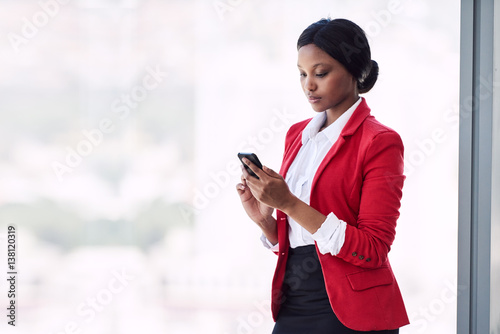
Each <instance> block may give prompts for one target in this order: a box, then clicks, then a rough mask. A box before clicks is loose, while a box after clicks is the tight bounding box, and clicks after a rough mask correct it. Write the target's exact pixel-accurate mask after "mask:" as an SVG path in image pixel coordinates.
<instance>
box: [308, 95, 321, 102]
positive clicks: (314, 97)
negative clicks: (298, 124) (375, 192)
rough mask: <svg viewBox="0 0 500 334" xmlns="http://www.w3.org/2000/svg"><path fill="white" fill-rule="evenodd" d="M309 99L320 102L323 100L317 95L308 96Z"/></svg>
mask: <svg viewBox="0 0 500 334" xmlns="http://www.w3.org/2000/svg"><path fill="white" fill-rule="evenodd" d="M307 99H308V100H309V103H318V102H319V100H321V97H317V96H308V97H307Z"/></svg>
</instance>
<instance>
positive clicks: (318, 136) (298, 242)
mask: <svg viewBox="0 0 500 334" xmlns="http://www.w3.org/2000/svg"><path fill="white" fill-rule="evenodd" d="M360 103H361V98H359V99H358V100H357V101H356V103H354V104H353V105H352V106H351V107H350V108H349V109H347V111H346V112H344V113H343V114H342V115H341V116H340V117H339V118H338V119H337V120H335V122H333V123H332V124H330V125H329V126H328V127H327V128H325V129H323V130H322V131H321V132H320V131H319V130H320V129H321V127H322V126H323V124H325V121H326V111H323V112H320V113H318V114H317V115H316V116H315V117H314V118H313V119H312V120H311V121H310V122H309V123H308V124H307V126H306V127H305V128H304V130H303V131H302V146H301V148H300V150H299V152H298V153H297V156H296V157H295V159H294V160H293V162H292V164H291V165H290V168H289V169H288V172H287V174H286V179H285V181H286V183H287V184H288V187H289V188H290V191H291V192H292V193H293V194H294V195H295V196H296V197H298V198H299V199H300V200H302V201H303V202H305V203H307V204H309V200H310V196H311V186H312V181H313V179H314V176H315V174H316V171H317V170H318V167H319V165H320V164H321V162H322V161H323V159H324V158H325V156H326V154H327V153H328V151H329V150H330V149H331V147H332V146H333V144H334V143H335V142H336V141H337V139H338V138H339V136H340V132H341V131H342V129H343V128H344V126H345V125H346V124H347V121H349V118H350V117H351V116H352V114H353V113H354V110H356V108H357V107H358V105H359V104H360ZM287 218H288V226H289V230H288V238H289V240H290V247H292V248H296V247H299V246H305V245H314V242H315V241H316V243H317V245H318V249H319V251H320V252H321V253H322V254H326V253H330V254H332V255H337V254H338V253H339V252H340V249H341V248H342V245H343V244H344V240H345V230H346V226H347V225H346V223H345V222H344V221H342V220H340V219H338V218H337V217H336V216H335V214H334V213H333V212H331V213H330V214H329V215H328V216H327V217H326V219H325V221H324V222H323V224H322V225H321V226H320V227H319V228H318V230H317V231H316V232H315V233H314V234H311V233H309V231H307V230H306V229H304V228H303V227H302V226H301V225H299V224H298V223H297V222H296V221H294V220H293V219H292V218H290V217H287ZM261 240H262V242H263V244H264V246H266V247H267V248H270V249H271V250H273V251H277V250H278V244H276V245H272V244H271V243H270V242H269V240H267V238H266V237H265V236H264V235H262V237H261Z"/></svg>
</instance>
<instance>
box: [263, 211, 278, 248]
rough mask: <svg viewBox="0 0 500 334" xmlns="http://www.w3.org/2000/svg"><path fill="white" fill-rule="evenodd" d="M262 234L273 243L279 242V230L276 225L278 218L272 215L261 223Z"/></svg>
mask: <svg viewBox="0 0 500 334" xmlns="http://www.w3.org/2000/svg"><path fill="white" fill-rule="evenodd" d="M259 225H260V229H261V230H262V234H264V236H265V237H266V238H267V240H269V242H271V243H272V244H273V245H275V244H277V243H278V231H277V226H276V219H274V217H272V216H270V217H267V218H266V219H265V220H264V221H262V222H261V223H259Z"/></svg>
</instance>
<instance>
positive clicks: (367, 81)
mask: <svg viewBox="0 0 500 334" xmlns="http://www.w3.org/2000/svg"><path fill="white" fill-rule="evenodd" d="M378 70H379V69H378V63H377V62H376V61H375V60H372V61H371V66H370V70H369V71H368V74H366V76H364V78H362V79H361V80H359V81H358V90H359V93H360V94H363V93H367V92H368V91H370V89H372V88H373V86H374V85H375V82H377V78H378Z"/></svg>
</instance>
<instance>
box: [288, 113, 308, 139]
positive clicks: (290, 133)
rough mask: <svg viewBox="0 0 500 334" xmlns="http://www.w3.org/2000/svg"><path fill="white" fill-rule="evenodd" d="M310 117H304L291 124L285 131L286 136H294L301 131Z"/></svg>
mask: <svg viewBox="0 0 500 334" xmlns="http://www.w3.org/2000/svg"><path fill="white" fill-rule="evenodd" d="M311 120H312V118H308V119H305V120H303V121H300V122H297V123H295V124H293V125H292V126H291V127H290V128H289V129H288V132H287V133H286V138H295V137H296V136H297V135H299V134H301V133H302V130H304V128H305V127H306V126H307V124H309V122H310V121H311Z"/></svg>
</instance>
